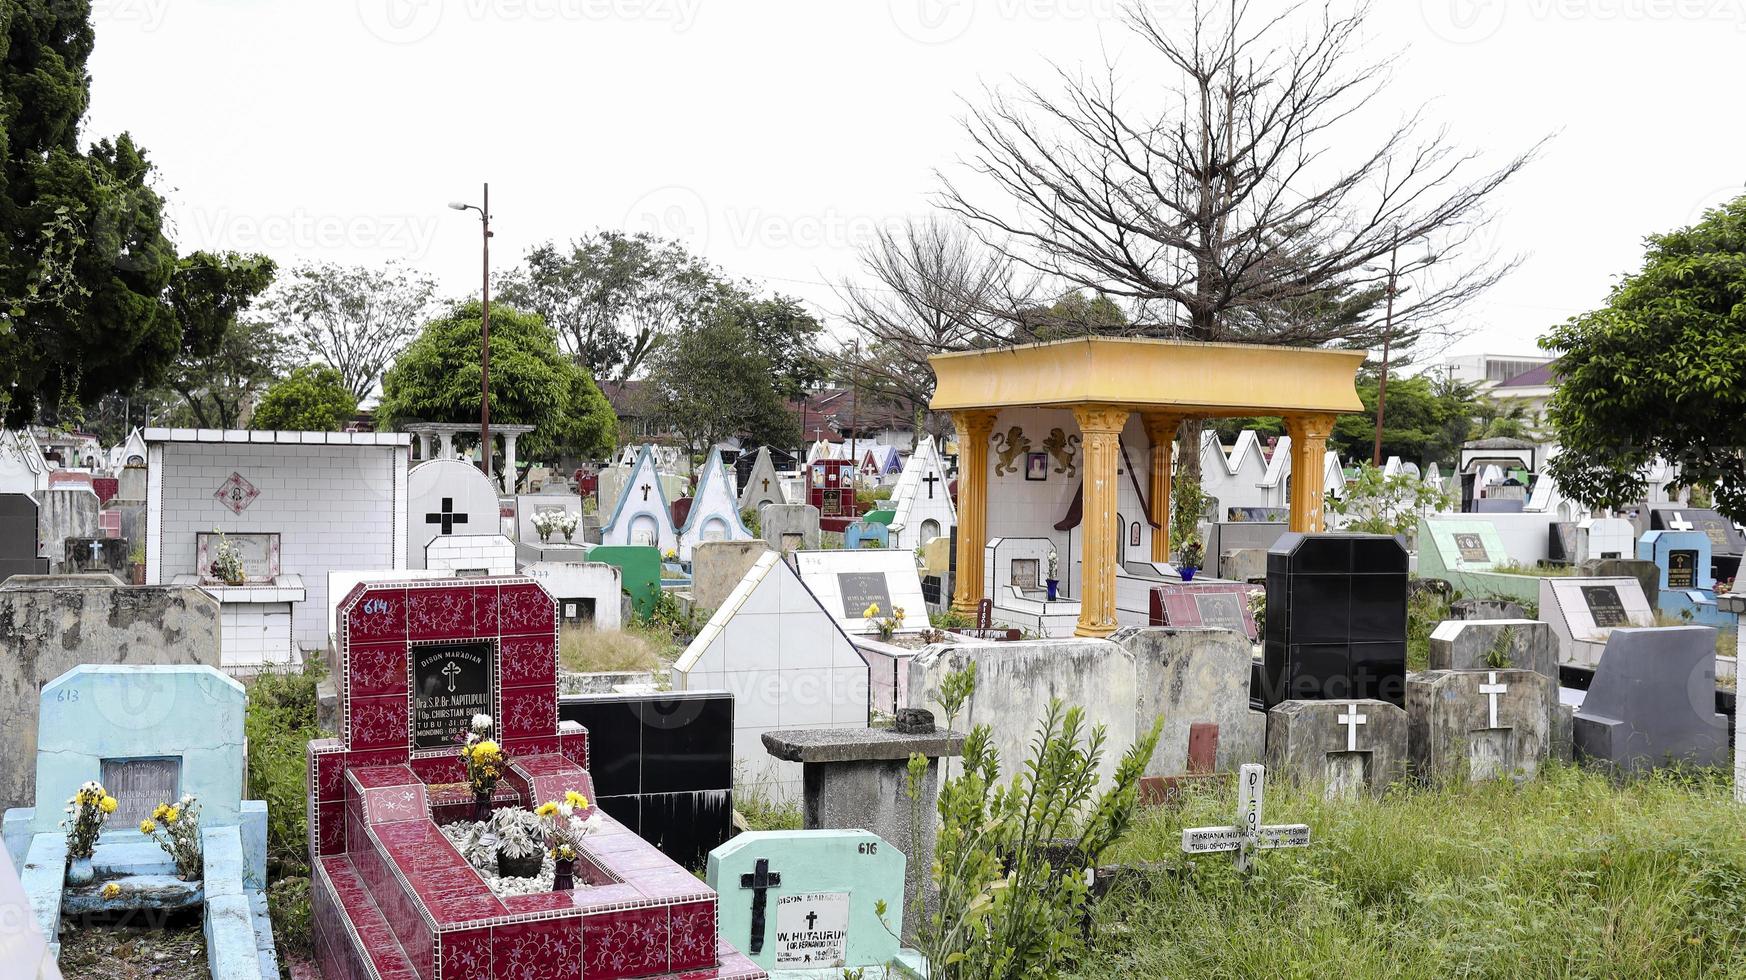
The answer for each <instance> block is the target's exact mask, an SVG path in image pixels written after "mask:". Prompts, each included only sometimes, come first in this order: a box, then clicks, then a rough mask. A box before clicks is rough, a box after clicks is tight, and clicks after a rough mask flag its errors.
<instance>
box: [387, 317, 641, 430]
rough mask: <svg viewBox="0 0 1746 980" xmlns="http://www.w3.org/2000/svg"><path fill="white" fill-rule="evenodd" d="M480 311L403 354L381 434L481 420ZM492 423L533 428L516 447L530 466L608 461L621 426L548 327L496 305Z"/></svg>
mask: <svg viewBox="0 0 1746 980" xmlns="http://www.w3.org/2000/svg"><path fill="white" fill-rule="evenodd" d="M481 309H482V307H481V306H480V304H479V302H478V301H477V300H469V301H467V302H465V303H461V304H459V305H457V306H456V307H454V308H453V309H452V310H450V311H449V312H448V313H447V314H446V315H444V316H441V317H438V318H437V319H435V320H432V321H431V322H430V323H427V324H425V326H424V328H423V330H421V331H420V332H419V334H418V337H417V339H415V340H414V341H413V342H412V343H411V344H409V345H407V347H406V349H405V350H404V351H402V352H401V353H400V356H399V357H398V358H397V359H396V360H395V362H394V366H393V367H391V368H389V370H388V372H387V374H385V375H383V377H382V402H381V404H380V405H379V406H378V407H377V409H376V417H377V419H378V422H379V424H380V425H381V426H382V427H383V428H390V427H392V426H393V425H394V424H395V423H397V422H405V421H411V420H414V419H417V420H421V421H425V422H472V421H475V420H477V419H478V418H479V383H480V367H479V335H480V326H481V324H480V312H481ZM491 419H492V421H494V422H500V423H505V424H511V425H532V426H534V430H533V431H532V432H530V433H528V434H527V435H526V436H524V437H522V440H521V441H520V442H519V443H518V444H517V448H518V450H519V455H521V456H522V457H523V458H524V459H540V458H551V457H555V456H557V455H560V454H570V455H576V456H582V457H586V458H601V457H604V456H606V455H608V454H610V453H611V452H612V450H613V446H614V441H615V438H616V433H617V425H618V420H617V416H615V415H614V414H613V411H612V406H611V405H610V404H609V403H608V402H607V400H606V396H604V395H602V394H601V393H600V389H599V388H597V387H596V386H595V384H594V380H593V379H592V378H590V377H589V376H588V373H587V372H586V371H584V370H583V369H582V368H580V367H578V366H577V365H576V364H575V362H574V361H572V360H571V359H570V358H569V357H568V356H566V355H565V354H564V353H563V352H561V351H559V350H558V338H557V336H556V335H555V334H553V333H552V331H551V329H550V328H548V327H547V326H546V322H545V320H543V319H541V318H540V316H539V315H538V314H535V313H527V312H524V311H522V310H518V309H515V308H514V307H512V306H508V305H505V304H499V303H492V304H491Z"/></svg>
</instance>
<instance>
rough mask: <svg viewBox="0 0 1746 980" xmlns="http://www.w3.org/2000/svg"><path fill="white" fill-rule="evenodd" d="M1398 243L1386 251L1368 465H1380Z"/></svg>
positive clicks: (1392, 330) (1392, 327)
mask: <svg viewBox="0 0 1746 980" xmlns="http://www.w3.org/2000/svg"><path fill="white" fill-rule="evenodd" d="M1399 255H1400V243H1399V242H1396V243H1395V245H1394V249H1393V250H1392V251H1390V252H1389V253H1388V312H1387V313H1386V314H1385V316H1384V319H1383V321H1382V376H1381V378H1379V379H1378V381H1377V384H1376V445H1375V447H1374V448H1373V449H1371V451H1370V465H1372V466H1375V467H1379V468H1380V467H1381V466H1382V415H1383V412H1384V410H1385V409H1386V407H1387V405H1388V347H1389V344H1390V343H1391V342H1392V341H1393V340H1394V295H1395V292H1396V276H1397V275H1398V271H1399V268H1400V266H1399V264H1398V262H1397V261H1396V260H1397V258H1398V256H1399Z"/></svg>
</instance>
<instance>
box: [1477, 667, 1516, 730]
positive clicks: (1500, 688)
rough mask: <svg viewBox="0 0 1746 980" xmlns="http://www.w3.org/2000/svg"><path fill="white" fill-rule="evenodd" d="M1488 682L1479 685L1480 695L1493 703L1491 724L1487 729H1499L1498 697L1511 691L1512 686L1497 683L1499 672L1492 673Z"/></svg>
mask: <svg viewBox="0 0 1746 980" xmlns="http://www.w3.org/2000/svg"><path fill="white" fill-rule="evenodd" d="M1487 680H1488V681H1489V683H1486V684H1481V685H1479V693H1481V694H1483V695H1485V696H1486V698H1487V699H1488V700H1490V701H1491V723H1490V724H1489V725H1487V726H1486V727H1488V728H1496V727H1497V696H1498V695H1500V694H1503V693H1506V692H1507V691H1509V689H1510V686H1509V685H1508V684H1499V683H1498V682H1497V671H1495V670H1494V671H1491V672H1490V674H1489V676H1488V677H1487Z"/></svg>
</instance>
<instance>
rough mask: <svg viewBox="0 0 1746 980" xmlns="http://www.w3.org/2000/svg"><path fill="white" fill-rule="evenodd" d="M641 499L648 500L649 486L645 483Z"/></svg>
mask: <svg viewBox="0 0 1746 980" xmlns="http://www.w3.org/2000/svg"><path fill="white" fill-rule="evenodd" d="M643 499H644V500H647V499H649V485H648V484H647V483H645V484H643Z"/></svg>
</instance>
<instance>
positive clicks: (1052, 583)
mask: <svg viewBox="0 0 1746 980" xmlns="http://www.w3.org/2000/svg"><path fill="white" fill-rule="evenodd" d="M1043 584H1044V585H1046V586H1048V587H1049V601H1050V602H1054V601H1055V600H1056V599H1057V598H1059V597H1060V595H1061V580H1060V579H1058V578H1051V579H1044V580H1043Z"/></svg>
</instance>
